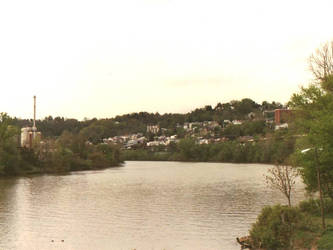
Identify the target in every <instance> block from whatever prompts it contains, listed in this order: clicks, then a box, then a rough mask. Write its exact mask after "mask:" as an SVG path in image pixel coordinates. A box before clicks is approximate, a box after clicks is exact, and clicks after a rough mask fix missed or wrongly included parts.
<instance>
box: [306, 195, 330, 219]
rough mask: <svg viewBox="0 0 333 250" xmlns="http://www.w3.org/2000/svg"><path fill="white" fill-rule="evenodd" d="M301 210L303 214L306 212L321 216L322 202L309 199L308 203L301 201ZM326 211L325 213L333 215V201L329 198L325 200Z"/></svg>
mask: <svg viewBox="0 0 333 250" xmlns="http://www.w3.org/2000/svg"><path fill="white" fill-rule="evenodd" d="M299 208H300V210H301V212H305V213H308V214H311V215H315V216H320V201H319V200H318V199H317V200H314V199H309V200H307V201H301V202H300V203H299ZM324 211H325V213H328V214H332V213H333V200H332V199H330V198H327V199H325V200H324Z"/></svg>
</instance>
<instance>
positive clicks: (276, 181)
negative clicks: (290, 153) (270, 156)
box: [265, 165, 298, 206]
mask: <svg viewBox="0 0 333 250" xmlns="http://www.w3.org/2000/svg"><path fill="white" fill-rule="evenodd" d="M268 172H269V175H266V176H265V178H266V183H267V185H269V186H270V187H271V188H272V189H277V190H279V191H280V192H281V193H282V194H283V195H284V196H286V198H287V200H288V205H289V206H291V192H292V190H293V188H294V186H295V183H296V182H295V179H296V177H297V176H298V171H297V169H295V168H293V167H291V166H281V165H275V166H274V167H273V168H271V169H268Z"/></svg>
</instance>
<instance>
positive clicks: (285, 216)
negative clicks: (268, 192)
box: [250, 205, 312, 249]
mask: <svg viewBox="0 0 333 250" xmlns="http://www.w3.org/2000/svg"><path fill="white" fill-rule="evenodd" d="M311 228H312V223H311V221H310V219H309V217H306V216H304V214H302V213H301V212H300V210H299V209H298V208H293V207H287V206H281V205H276V206H273V207H269V206H268V207H264V208H263V209H262V211H261V214H260V215H259V216H258V219H257V222H256V223H255V224H253V225H252V228H251V230H250V235H251V238H252V240H253V244H254V247H257V248H266V249H290V248H292V246H293V242H294V240H295V237H296V235H297V234H296V232H297V231H298V230H301V231H310V230H311Z"/></svg>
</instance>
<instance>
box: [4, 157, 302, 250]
mask: <svg viewBox="0 0 333 250" xmlns="http://www.w3.org/2000/svg"><path fill="white" fill-rule="evenodd" d="M269 167H271V166H270V165H258V164H227V163H179V162H126V164H125V165H124V167H119V168H112V169H107V170H102V171H88V172H75V173H72V174H69V175H62V176H34V177H19V178H10V179H0V188H1V192H0V249H80V250H81V249H83V250H84V249H137V250H138V249H170V250H171V249H227V250H228V249H240V247H239V245H238V244H237V242H236V241H235V238H236V237H239V236H244V235H247V234H248V230H249V228H250V226H251V224H252V223H253V222H255V220H256V217H257V215H258V213H259V212H260V210H261V208H262V207H263V206H265V205H272V204H275V203H283V204H286V199H285V198H284V197H283V196H282V195H281V194H280V193H279V192H277V191H272V190H271V189H269V188H267V186H266V184H265V179H264V174H266V173H267V169H268V168H269ZM303 198H304V194H303V185H302V184H301V183H300V181H298V183H297V190H296V193H295V195H294V197H293V199H292V201H293V202H294V203H296V202H297V201H299V200H301V199H303Z"/></svg>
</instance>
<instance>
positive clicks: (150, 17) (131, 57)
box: [0, 0, 333, 119]
mask: <svg viewBox="0 0 333 250" xmlns="http://www.w3.org/2000/svg"><path fill="white" fill-rule="evenodd" d="M332 10H333V1H321V0H316V1H306V0H303V1H290V0H289V1H276V0H275V1H268V0H264V1H258V0H251V1H248V0H245V1H240V0H238V1H237V0H233V1H230V0H228V1H224V0H198V1H195V0H121V1H119V0H114V1H112V0H105V1H99V0H93V1H84V0H80V1H74V0H64V1H62V0H57V1H47V0H41V1H36V0H30V1H26V0H22V1H20V0H11V1H1V2H0V69H1V71H0V85H1V89H0V91H1V96H0V112H7V113H8V114H9V115H10V116H17V117H21V118H28V117H32V100H33V95H37V103H38V106H37V118H40V119H41V118H44V117H45V116H48V115H52V116H64V117H66V118H77V119H83V118H84V117H87V118H93V117H97V118H105V117H114V116H116V115H121V114H125V113H131V112H139V111H148V112H160V113H166V112H168V113H169V112H171V113H175V112H182V113H183V112H188V111H190V110H192V109H194V108H197V107H202V106H204V105H207V104H210V105H213V106H214V105H216V104H217V103H218V102H229V101H231V100H240V99H242V98H245V97H248V98H251V99H253V100H254V101H256V102H258V103H261V102H262V101H264V100H267V101H279V102H281V103H285V102H287V101H288V100H289V98H290V96H291V94H292V93H294V92H296V91H297V90H298V89H299V87H300V86H301V85H305V84H307V83H309V81H310V80H311V75H310V73H309V71H308V64H307V58H308V57H309V56H310V55H311V53H312V52H314V51H315V49H316V48H318V47H319V46H320V45H321V44H323V43H324V42H326V41H329V40H331V39H333V26H332Z"/></svg>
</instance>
